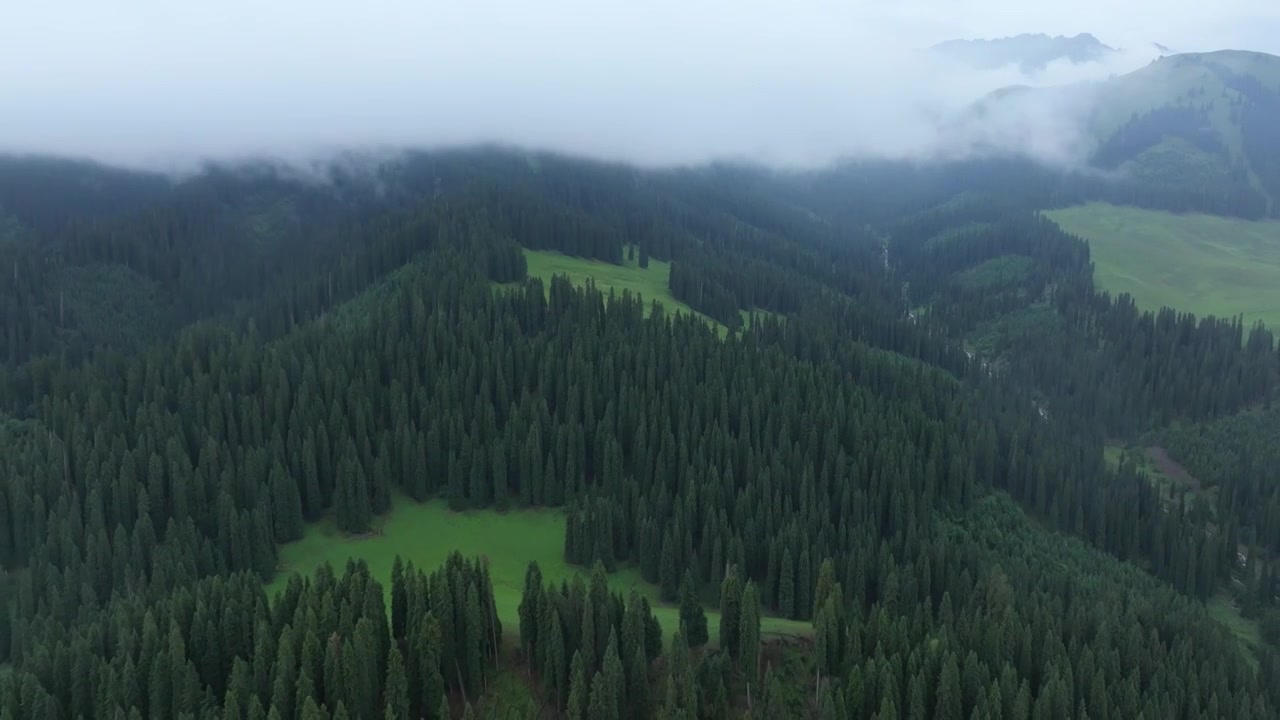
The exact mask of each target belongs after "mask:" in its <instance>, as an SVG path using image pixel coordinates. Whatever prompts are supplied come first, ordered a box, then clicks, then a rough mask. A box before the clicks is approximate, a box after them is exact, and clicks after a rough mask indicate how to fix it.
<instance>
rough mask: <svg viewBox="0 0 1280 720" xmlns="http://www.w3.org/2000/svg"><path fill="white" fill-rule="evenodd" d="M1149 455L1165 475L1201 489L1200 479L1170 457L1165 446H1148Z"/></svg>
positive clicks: (1181, 483) (1175, 480) (1184, 484)
mask: <svg viewBox="0 0 1280 720" xmlns="http://www.w3.org/2000/svg"><path fill="white" fill-rule="evenodd" d="M1147 457H1148V458H1150V459H1151V462H1153V463H1155V466H1156V469H1157V470H1159V471H1160V472H1161V473H1162V474H1164V476H1165V477H1167V478H1169V479H1170V480H1172V481H1173V482H1176V483H1178V484H1179V485H1183V486H1185V487H1188V488H1191V489H1192V490H1195V491H1196V492H1199V491H1200V481H1199V480H1197V479H1196V478H1195V476H1194V475H1192V474H1191V473H1189V472H1187V469H1186V468H1184V467H1182V466H1181V465H1179V464H1178V463H1177V462H1176V461H1175V460H1174V459H1173V458H1171V457H1169V453H1168V452H1167V451H1166V450H1165V449H1164V448H1162V447H1160V446H1159V445H1152V446H1151V447H1149V448H1147Z"/></svg>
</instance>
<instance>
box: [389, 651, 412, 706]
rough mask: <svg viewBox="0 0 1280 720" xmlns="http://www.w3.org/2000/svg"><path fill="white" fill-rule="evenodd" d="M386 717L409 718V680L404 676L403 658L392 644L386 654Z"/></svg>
mask: <svg viewBox="0 0 1280 720" xmlns="http://www.w3.org/2000/svg"><path fill="white" fill-rule="evenodd" d="M384 696H385V698H386V700H385V702H386V713H385V714H386V717H387V718H388V720H390V718H398V719H399V720H409V719H410V718H411V717H412V716H411V715H410V714H409V681H408V679H407V678H406V677H405V671H404V658H402V657H401V655H400V649H399V648H398V647H396V646H395V645H394V644H392V646H391V651H390V652H389V653H388V654H387V683H386V689H385V690H384Z"/></svg>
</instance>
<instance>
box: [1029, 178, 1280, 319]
mask: <svg viewBox="0 0 1280 720" xmlns="http://www.w3.org/2000/svg"><path fill="white" fill-rule="evenodd" d="M1045 214H1046V215H1047V216H1048V217H1050V218H1051V219H1053V220H1054V221H1055V222H1057V223H1058V224H1059V225H1060V226H1061V227H1062V229H1063V230H1066V231H1067V232H1069V233H1072V234H1074V235H1078V236H1080V237H1082V238H1084V239H1086V240H1088V241H1089V247H1090V251H1091V254H1092V257H1093V262H1094V280H1095V282H1096V283H1097V284H1098V286H1099V287H1100V288H1101V289H1104V290H1108V291H1110V292H1111V293H1112V294H1113V295H1118V294H1119V293H1126V292H1127V293H1129V294H1130V295H1132V296H1133V298H1134V301H1135V302H1137V303H1138V306H1139V307H1141V308H1143V309H1146V310H1159V309H1160V308H1161V307H1163V306H1168V307H1172V308H1175V309H1177V310H1180V311H1186V312H1193V313H1195V314H1196V315H1197V316H1205V315H1216V316H1218V317H1234V316H1236V315H1243V316H1244V321H1245V324H1246V326H1248V325H1251V324H1252V323H1253V322H1254V321H1257V320H1261V321H1263V322H1265V323H1266V324H1267V326H1268V327H1280V221H1274V220H1269V221H1251V220H1241V219H1238V218H1226V217H1217V216H1213V215H1194V214H1187V215H1177V214H1174V213H1168V212H1161V211H1156V210H1144V209H1140V208H1132V207H1119V206H1115V205H1108V204H1105V203H1089V204H1087V205H1080V206H1076V207H1071V208H1066V209H1062V210H1052V211H1049V212H1046V213H1045Z"/></svg>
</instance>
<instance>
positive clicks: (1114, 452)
mask: <svg viewBox="0 0 1280 720" xmlns="http://www.w3.org/2000/svg"><path fill="white" fill-rule="evenodd" d="M1102 455H1103V459H1104V460H1106V463H1107V467H1109V468H1111V469H1112V470H1115V469H1116V468H1118V467H1120V462H1121V461H1122V460H1127V461H1128V462H1129V465H1130V466H1132V467H1133V468H1134V469H1135V470H1137V471H1138V472H1139V473H1141V474H1143V475H1146V476H1147V478H1148V479H1149V480H1150V481H1151V482H1152V483H1153V484H1154V485H1155V486H1156V487H1158V488H1159V489H1160V491H1161V492H1160V495H1161V498H1162V499H1163V500H1164V502H1166V503H1171V502H1173V498H1175V497H1176V496H1177V495H1178V494H1179V493H1181V494H1183V495H1186V496H1188V499H1190V498H1194V497H1197V496H1198V495H1199V494H1200V493H1202V492H1204V493H1206V497H1207V498H1208V499H1209V500H1213V499H1216V496H1215V493H1216V492H1217V490H1216V488H1208V489H1207V490H1206V489H1205V488H1204V487H1203V486H1202V485H1201V484H1200V481H1199V480H1197V479H1196V478H1195V477H1192V475H1191V474H1190V473H1188V472H1187V471H1186V470H1185V469H1184V468H1183V467H1182V466H1181V465H1178V464H1177V463H1176V462H1174V461H1173V460H1172V459H1171V458H1170V457H1169V456H1168V453H1166V452H1165V451H1164V449H1163V448H1161V447H1158V446H1151V447H1124V446H1121V445H1114V444H1111V445H1106V446H1104V447H1103V449H1102Z"/></svg>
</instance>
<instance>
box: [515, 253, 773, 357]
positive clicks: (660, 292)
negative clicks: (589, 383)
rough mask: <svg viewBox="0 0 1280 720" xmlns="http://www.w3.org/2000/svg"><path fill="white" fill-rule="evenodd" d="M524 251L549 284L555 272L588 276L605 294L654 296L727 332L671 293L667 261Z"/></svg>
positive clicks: (583, 279)
mask: <svg viewBox="0 0 1280 720" xmlns="http://www.w3.org/2000/svg"><path fill="white" fill-rule="evenodd" d="M524 255H525V258H526V259H527V260H528V263H529V275H530V276H531V277H539V278H542V280H543V281H544V282H546V283H548V285H549V284H550V282H551V278H552V276H555V275H565V276H567V277H568V278H569V281H570V282H572V283H573V284H575V285H585V284H586V283H587V280H588V279H590V280H591V281H592V282H594V283H595V285H596V287H597V288H599V289H600V291H601V292H603V293H605V294H606V295H607V294H608V293H609V290H611V289H612V290H613V291H614V292H616V293H617V294H619V295H621V294H622V291H623V290H628V291H630V292H631V293H633V294H636V295H639V296H641V297H642V298H644V302H645V306H646V307H648V304H649V303H650V302H653V301H654V300H656V301H658V303H659V304H661V305H662V306H663V308H665V309H666V311H667V312H672V313H689V314H692V315H696V316H698V317H700V318H702V319H703V320H706V321H707V322H708V323H710V324H711V325H712V326H713V327H714V328H715V329H716V332H717V333H718V334H720V336H721V337H723V336H724V335H725V334H727V333H728V328H726V327H725V326H724V325H722V324H720V323H718V322H716V321H715V320H712V319H711V318H709V317H707V316H706V315H703V314H702V313H700V312H698V311H697V310H694V309H693V308H691V307H689V306H688V305H686V304H684V303H682V302H680V301H679V300H677V299H675V297H674V296H672V294H671V289H670V287H669V286H668V283H669V280H670V278H671V263H669V262H665V261H662V260H654V259H652V258H651V259H650V260H649V267H647V268H642V267H640V265H639V264H638V263H637V262H636V261H634V260H627V259H625V258H624V259H623V261H622V264H621V265H614V264H612V263H607V262H601V261H599V260H588V259H586V258H579V257H573V256H571V255H563V254H561V253H558V252H553V251H550V250H529V249H527V248H526V249H525V251H524ZM756 312H757V313H760V312H763V311H756ZM749 315H750V313H748V312H747V311H745V310H743V311H742V318H743V320H744V321H749V320H750V317H749Z"/></svg>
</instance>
